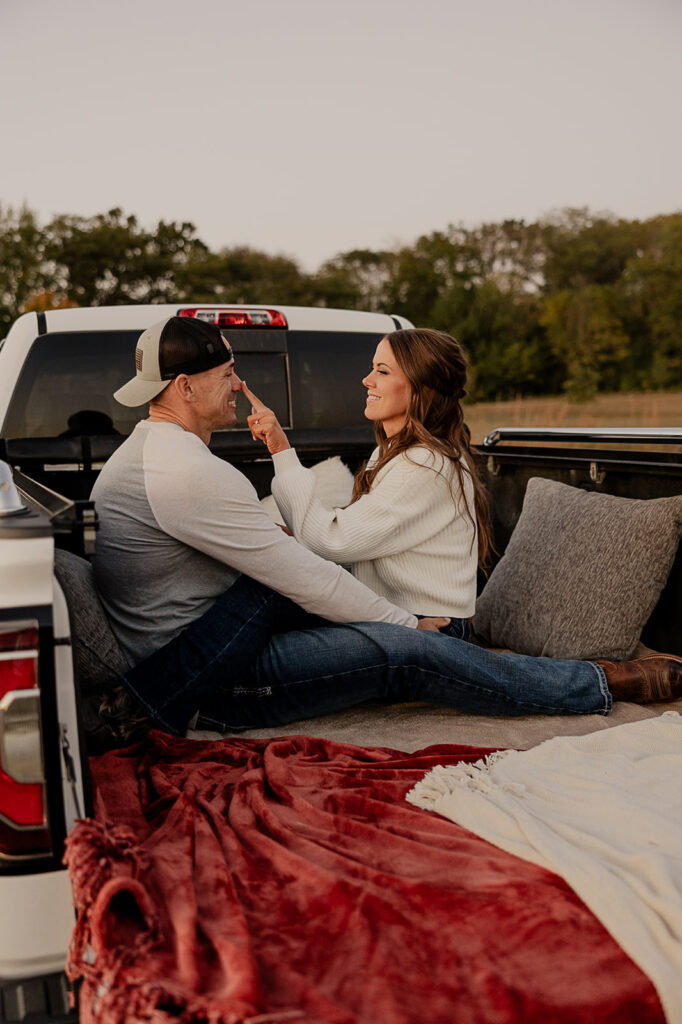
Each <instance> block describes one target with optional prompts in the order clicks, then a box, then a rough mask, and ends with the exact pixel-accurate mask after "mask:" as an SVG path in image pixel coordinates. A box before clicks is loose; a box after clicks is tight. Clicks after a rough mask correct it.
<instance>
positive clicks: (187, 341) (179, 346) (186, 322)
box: [114, 316, 233, 408]
mask: <svg viewBox="0 0 682 1024" xmlns="http://www.w3.org/2000/svg"><path fill="white" fill-rule="evenodd" d="M232 358H233V356H232V350H231V348H230V346H229V345H228V344H227V342H226V341H225V339H224V337H223V335H222V334H221V332H220V328H219V327H216V326H215V324H207V323H206V322H205V321H203V320H195V319H192V318H190V317H179V316H171V317H168V318H167V319H166V320H160V321H159V323H158V324H153V325H152V326H151V327H148V328H147V330H146V331H143V332H142V334H141V335H140V337H139V338H138V339H137V347H136V348H135V371H136V372H135V376H134V377H133V378H132V380H129V381H128V383H127V384H124V385H123V387H121V388H119V389H118V391H115V392H114V398H115V399H116V401H117V402H120V403H121V405H127V406H130V407H131V408H134V407H135V406H137V405H145V404H146V403H147V402H151V400H152V398H156V396H157V395H160V394H161V392H162V391H163V389H164V388H165V387H168V385H169V384H170V382H171V381H172V380H173V378H174V377H177V376H178V374H180V373H188V374H192V373H203V371H204V370H211V369H213V367H214V366H220V365H221V364H222V363H229V362H230V360H231V359H232Z"/></svg>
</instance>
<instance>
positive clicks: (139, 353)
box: [135, 348, 142, 373]
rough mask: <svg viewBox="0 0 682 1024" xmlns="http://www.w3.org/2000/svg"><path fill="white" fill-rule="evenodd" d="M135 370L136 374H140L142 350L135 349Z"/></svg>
mask: <svg viewBox="0 0 682 1024" xmlns="http://www.w3.org/2000/svg"><path fill="white" fill-rule="evenodd" d="M135 369H136V370H137V372H138V373H142V349H141V348H136V349H135Z"/></svg>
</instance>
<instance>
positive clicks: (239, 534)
mask: <svg viewBox="0 0 682 1024" xmlns="http://www.w3.org/2000/svg"><path fill="white" fill-rule="evenodd" d="M192 449H193V450H192V451H191V456H192V457H191V460H190V459H188V458H186V457H183V454H184V453H183V454H180V453H177V452H176V458H175V460H174V461H172V462H169V461H168V459H167V458H165V455H166V454H167V453H163V454H164V458H163V459H158V460H156V459H154V453H153V452H151V453H149V458H145V463H146V466H148V467H149V471H148V472H147V473H146V482H147V496H148V499H149V503H150V505H151V508H152V511H153V513H154V516H155V517H156V519H157V522H158V524H159V526H160V527H161V529H162V530H164V531H165V532H166V533H168V534H170V536H172V537H175V538H176V539H177V540H179V541H182V542H183V543H184V544H188V545H189V546H190V547H193V548H196V549H197V550H199V551H202V552H203V553H204V554H206V555H209V556H210V557H211V558H215V559H217V560H218V561H221V562H224V563H225V564H226V565H229V566H231V567H232V568H234V569H236V570H237V571H238V572H243V573H245V574H247V575H248V576H251V577H252V578H253V579H256V580H259V581H260V582H261V583H264V584H266V585H267V586H269V587H271V588H272V589H273V590H276V591H277V592H278V593H280V594H283V595H284V596H285V597H288V598H290V599H291V600H292V601H294V602H295V603H296V604H298V605H300V606H301V607H302V608H304V609H305V610H306V611H310V612H313V613H314V614H316V615H319V616H321V617H322V618H325V619H329V621H331V622H362V621H366V622H393V623H396V624H398V625H402V626H410V627H413V628H414V627H416V625H417V619H416V618H415V616H414V615H411V614H410V613H409V612H406V611H405V610H404V609H402V608H398V607H397V606H396V605H393V604H391V603H390V602H389V601H386V600H385V599H384V598H382V597H379V596H378V595H377V594H375V593H374V592H373V591H371V590H369V589H368V588H367V587H365V586H364V585H363V584H362V583H359V582H358V581H357V580H356V579H355V578H354V577H353V576H351V575H350V573H348V572H346V571H345V570H344V569H342V568H341V567H340V566H338V565H335V564H334V563H332V562H327V561H326V560H325V559H323V558H320V557H319V556H318V555H315V554H313V553H312V552H311V551H308V550H306V548H304V547H302V546H301V545H300V544H299V543H298V542H297V541H295V540H294V539H293V537H288V536H287V535H286V534H285V533H283V532H282V530H280V529H279V527H277V526H275V524H274V523H273V522H272V521H271V520H270V518H269V517H268V515H267V514H266V512H265V511H264V510H263V507H262V506H261V504H260V502H259V500H258V496H257V494H256V491H255V490H254V488H253V487H252V485H251V484H250V483H249V481H248V480H247V479H246V477H245V476H244V475H243V473H240V472H239V470H237V469H235V468H234V467H233V466H231V465H230V464H229V463H226V462H223V461H221V460H220V459H217V458H216V457H215V456H214V455H212V454H211V453H210V452H209V451H208V449H207V448H206V447H205V446H204V445H203V444H202V442H200V441H198V439H197V444H196V445H192Z"/></svg>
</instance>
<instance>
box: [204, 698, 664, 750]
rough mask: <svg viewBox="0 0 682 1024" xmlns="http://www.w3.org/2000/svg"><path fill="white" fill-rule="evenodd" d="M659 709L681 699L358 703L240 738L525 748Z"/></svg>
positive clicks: (208, 735)
mask: <svg viewBox="0 0 682 1024" xmlns="http://www.w3.org/2000/svg"><path fill="white" fill-rule="evenodd" d="M664 711H679V712H680V713H681V714H682V700H677V701H673V702H672V703H670V704H648V705H646V706H641V705H638V704H629V703H627V702H621V703H617V704H614V708H613V711H612V712H611V714H610V715H527V716H524V717H522V718H505V717H500V716H488V715H466V714H462V713H461V712H459V711H452V710H450V709H449V708H435V707H431V706H430V705H428V704H389V705H383V704H362V705H359V706H358V707H355V708H349V709H348V710H346V711H340V712H337V713H336V714H333V715H324V716H321V717H320V718H309V719H306V720H304V721H301V722H292V723H290V724H289V725H282V726H278V727H277V728H275V729H249V730H247V731H246V732H240V733H238V734H235V737H237V736H238V737H239V738H242V737H243V738H245V739H246V738H252V737H264V738H268V739H270V738H274V737H276V736H295V735H298V734H302V735H304V736H320V737H322V738H323V739H328V740H336V741H337V742H340V743H354V744H358V745H360V746H369V747H391V748H392V749H394V750H403V751H406V752H408V753H412V752H414V751H415V750H421V749H422V748H423V747H430V746H432V745H434V744H441V743H455V744H459V745H465V746H472V747H499V748H507V747H513V748H515V749H517V750H526V749H528V748H529V747H534V746H536V745H537V744H538V743H542V742H543V740H548V739H551V738H552V737H553V736H582V735H584V734H585V733H588V732H597V731H598V730H599V729H609V728H612V727H613V726H614V725H624V724H625V723H626V722H637V721H639V720H640V719H643V718H652V717H655V716H656V715H661V714H663V712H664ZM188 736H190V737H192V738H193V739H218V738H219V734H218V733H211V732H198V731H192V732H189V733H188Z"/></svg>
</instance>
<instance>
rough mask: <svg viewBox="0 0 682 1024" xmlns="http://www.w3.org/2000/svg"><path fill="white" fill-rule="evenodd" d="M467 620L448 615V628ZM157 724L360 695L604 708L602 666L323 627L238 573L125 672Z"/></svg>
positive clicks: (349, 700) (271, 714)
mask: <svg viewBox="0 0 682 1024" xmlns="http://www.w3.org/2000/svg"><path fill="white" fill-rule="evenodd" d="M464 625H465V623H463V622H462V621H461V620H455V621H453V624H452V626H451V627H450V628H449V632H450V634H452V633H457V632H459V631H460V630H463V627H464ZM126 684H127V686H128V687H129V689H130V691H131V692H132V694H133V695H134V696H135V697H136V698H137V700H138V701H139V702H140V703H141V704H142V705H143V707H144V708H145V709H146V711H147V713H148V714H149V716H150V717H151V718H152V719H153V721H154V722H155V723H156V724H157V725H159V726H161V728H163V729H165V730H166V731H168V732H171V733H174V734H176V735H181V734H183V733H184V731H185V729H186V727H187V723H188V722H189V720H190V719H191V718H192V717H193V716H194V714H195V713H196V711H197V710H198V709H201V715H200V724H201V725H202V726H204V727H211V728H217V729H220V730H221V731H238V730H241V729H252V728H258V727H266V726H275V725H286V724H287V723H289V722H293V721H296V720H298V719H302V718H314V717H315V716H317V715H323V714H329V713H330V712H333V711H338V710H340V709H342V708H347V707H351V706H353V705H356V704H360V703H362V702H364V701H368V700H383V701H386V702H389V703H396V702H402V701H414V700H417V701H426V702H428V703H431V704H436V705H439V706H442V707H452V708H457V709H458V710H460V711H467V712H471V713H474V714H485V715H532V714H543V715H553V714H594V713H598V714H607V713H608V712H609V711H610V709H611V695H610V693H609V691H608V687H607V685H606V677H605V675H604V672H603V670H602V668H601V667H600V666H599V665H596V664H594V663H593V662H589V661H562V660H558V659H554V658H533V657H527V656H525V655H520V654H497V653H495V652H493V651H488V650H486V649H484V648H482V647H478V646H476V645H475V644H472V643H469V642H467V640H463V639H457V638H456V637H455V636H453V635H445V634H443V633H432V632H427V631H421V630H415V629H408V628H406V627H404V626H395V625H392V624H389V623H383V622H356V623H348V624H343V625H337V624H330V623H326V622H324V621H323V620H321V619H318V618H316V617H315V616H313V615H310V614H308V613H307V612H304V611H303V610H302V609H300V608H299V607H298V606H297V605H295V604H293V602H291V601H289V600H288V599H287V598H283V597H281V595H279V594H276V593H275V592H274V591H272V590H269V588H267V587H265V586H263V585H262V584H260V583H257V582H255V581H254V580H251V579H249V578H248V577H246V576H241V577H240V578H239V579H238V580H237V582H236V583H235V584H234V585H233V586H232V587H230V589H229V590H228V591H226V593H225V594H223V595H222V596H221V597H220V598H219V599H218V600H217V601H216V603H215V604H214V605H213V606H212V607H211V608H210V609H209V611H208V612H206V613H205V614H204V615H202V616H201V617H200V618H199V619H197V620H196V621H195V622H193V623H192V624H191V625H190V626H188V627H187V628H186V629H185V630H184V631H183V632H182V633H181V634H180V635H179V636H177V637H176V638H175V639H174V640H171V641H170V643H168V644H166V645H165V646H164V647H162V648H160V649H159V650H158V651H156V652H155V653H154V654H152V655H151V656H150V657H149V658H146V659H145V660H144V661H143V662H140V664H138V665H136V666H135V668H133V669H131V671H130V672H129V673H128V674H127V676H126Z"/></svg>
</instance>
